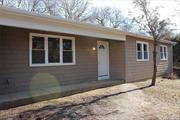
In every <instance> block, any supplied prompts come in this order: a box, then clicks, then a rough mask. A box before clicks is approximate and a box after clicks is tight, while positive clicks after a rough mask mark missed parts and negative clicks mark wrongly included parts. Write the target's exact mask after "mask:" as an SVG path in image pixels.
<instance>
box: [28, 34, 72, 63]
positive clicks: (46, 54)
mask: <svg viewBox="0 0 180 120" xmlns="http://www.w3.org/2000/svg"><path fill="white" fill-rule="evenodd" d="M73 64H75V39H74V38H73V37H65V36H53V35H44V34H35V33H31V34H30V66H52V65H53V66H54V65H73Z"/></svg>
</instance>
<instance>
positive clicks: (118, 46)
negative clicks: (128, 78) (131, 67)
mask: <svg viewBox="0 0 180 120" xmlns="http://www.w3.org/2000/svg"><path fill="white" fill-rule="evenodd" d="M109 46H110V47H109V48H110V50H109V59H110V61H109V62H110V63H109V65H110V70H109V71H110V78H111V79H114V80H118V79H121V80H125V49H124V47H125V42H119V41H109Z"/></svg>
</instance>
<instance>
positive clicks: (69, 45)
mask: <svg viewBox="0 0 180 120" xmlns="http://www.w3.org/2000/svg"><path fill="white" fill-rule="evenodd" d="M63 50H72V40H67V39H63Z"/></svg>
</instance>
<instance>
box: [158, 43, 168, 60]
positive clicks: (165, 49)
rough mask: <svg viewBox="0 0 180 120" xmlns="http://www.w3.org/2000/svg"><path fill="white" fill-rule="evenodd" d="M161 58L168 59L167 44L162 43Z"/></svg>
mask: <svg viewBox="0 0 180 120" xmlns="http://www.w3.org/2000/svg"><path fill="white" fill-rule="evenodd" d="M160 59H161V60H167V59H168V52H167V46H165V45H160Z"/></svg>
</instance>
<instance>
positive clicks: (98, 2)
mask: <svg viewBox="0 0 180 120" xmlns="http://www.w3.org/2000/svg"><path fill="white" fill-rule="evenodd" d="M132 1H133V0H90V2H91V4H92V5H93V6H96V7H107V6H108V7H115V8H119V9H121V11H122V12H123V13H124V15H125V16H129V17H130V14H129V12H130V11H131V12H132V13H133V14H138V12H137V10H135V8H134V5H133V4H132ZM150 4H151V6H152V7H156V6H162V8H161V9H159V13H160V16H161V18H162V19H166V18H170V20H171V22H172V23H175V24H176V25H174V26H173V27H172V28H174V29H177V31H174V32H175V33H176V34H177V33H180V12H179V13H177V12H175V9H178V10H179V11H180V0H150ZM175 13H177V14H176V15H175Z"/></svg>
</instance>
